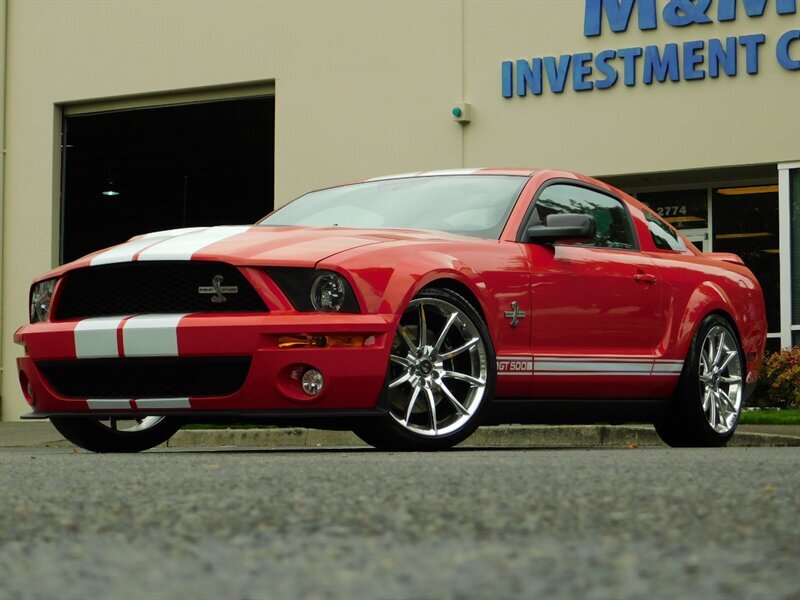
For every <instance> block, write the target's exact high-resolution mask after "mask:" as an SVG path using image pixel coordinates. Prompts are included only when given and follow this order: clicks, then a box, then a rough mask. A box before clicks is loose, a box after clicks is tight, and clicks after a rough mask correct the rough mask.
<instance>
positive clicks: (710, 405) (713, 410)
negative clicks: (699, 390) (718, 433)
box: [708, 392, 717, 429]
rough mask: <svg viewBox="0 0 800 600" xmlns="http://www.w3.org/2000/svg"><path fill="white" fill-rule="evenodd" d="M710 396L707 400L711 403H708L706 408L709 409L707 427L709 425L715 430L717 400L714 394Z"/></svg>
mask: <svg viewBox="0 0 800 600" xmlns="http://www.w3.org/2000/svg"><path fill="white" fill-rule="evenodd" d="M710 396H711V397H710V398H709V400H711V401H710V402H709V403H708V408H709V415H708V423H709V425H711V428H712V429H716V428H717V399H716V397H715V394H714V393H713V392H712V393H711V394H710Z"/></svg>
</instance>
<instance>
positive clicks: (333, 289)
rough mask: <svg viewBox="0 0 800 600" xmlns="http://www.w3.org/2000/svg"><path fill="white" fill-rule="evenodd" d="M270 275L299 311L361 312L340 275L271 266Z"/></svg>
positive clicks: (346, 283)
mask: <svg viewBox="0 0 800 600" xmlns="http://www.w3.org/2000/svg"><path fill="white" fill-rule="evenodd" d="M267 272H268V273H269V276H270V277H272V280H273V281H274V282H275V283H277V284H278V287H280V288H281V290H282V291H283V293H284V294H286V297H287V298H289V300H290V301H291V303H292V305H293V306H294V307H295V308H296V309H297V310H299V311H302V312H313V311H319V312H343V313H358V312H360V310H359V308H358V301H357V300H356V295H355V294H354V293H353V288H351V287H350V284H349V283H348V282H347V279H345V277H343V276H342V275H340V274H339V273H336V272H334V271H326V270H323V269H298V268H294V267H271V268H269V269H267Z"/></svg>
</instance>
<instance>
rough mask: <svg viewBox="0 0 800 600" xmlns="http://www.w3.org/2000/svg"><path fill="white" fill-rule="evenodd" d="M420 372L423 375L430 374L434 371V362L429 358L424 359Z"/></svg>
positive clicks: (420, 364) (420, 365)
mask: <svg viewBox="0 0 800 600" xmlns="http://www.w3.org/2000/svg"><path fill="white" fill-rule="evenodd" d="M419 372H420V373H422V374H423V375H430V374H431V373H432V372H433V363H432V362H431V361H429V360H427V359H426V360H423V361H421V362H420V363H419Z"/></svg>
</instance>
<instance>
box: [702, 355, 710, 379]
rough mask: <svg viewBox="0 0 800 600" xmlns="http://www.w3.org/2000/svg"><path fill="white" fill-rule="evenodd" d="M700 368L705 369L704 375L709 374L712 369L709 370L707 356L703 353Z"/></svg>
mask: <svg viewBox="0 0 800 600" xmlns="http://www.w3.org/2000/svg"><path fill="white" fill-rule="evenodd" d="M700 366H701V367H702V368H703V373H702V374H703V375H705V374H706V373H708V372H709V370H710V369H709V368H708V361H707V360H706V355H705V354H704V353H703V352H701V353H700Z"/></svg>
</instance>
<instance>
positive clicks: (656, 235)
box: [644, 211, 686, 252]
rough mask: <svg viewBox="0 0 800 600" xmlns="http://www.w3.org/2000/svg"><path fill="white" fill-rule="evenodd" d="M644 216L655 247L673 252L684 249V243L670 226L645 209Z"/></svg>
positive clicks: (683, 250)
mask: <svg viewBox="0 0 800 600" xmlns="http://www.w3.org/2000/svg"><path fill="white" fill-rule="evenodd" d="M644 216H645V218H646V219H647V228H648V229H649V230H650V235H651V236H652V238H653V243H654V244H655V245H656V248H658V249H659V250H672V251H674V252H685V251H686V244H684V243H683V240H682V239H681V238H680V236H679V235H678V234H677V232H675V230H674V229H672V227H670V226H669V225H667V224H666V223H664V222H663V221H662V220H661V219H659V218H658V217H656V216H655V215H653V214H651V213H649V212H647V211H645V213H644Z"/></svg>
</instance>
